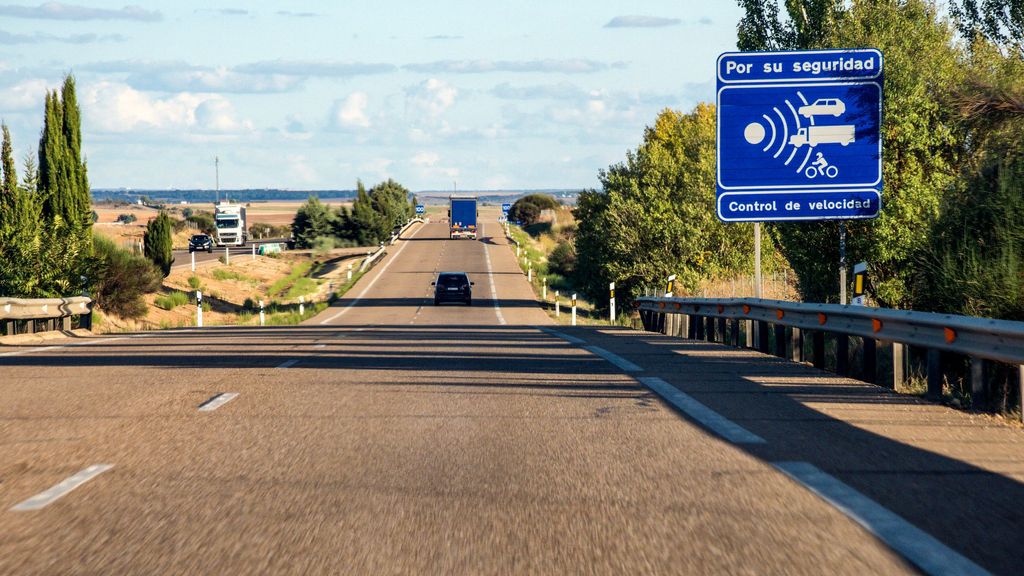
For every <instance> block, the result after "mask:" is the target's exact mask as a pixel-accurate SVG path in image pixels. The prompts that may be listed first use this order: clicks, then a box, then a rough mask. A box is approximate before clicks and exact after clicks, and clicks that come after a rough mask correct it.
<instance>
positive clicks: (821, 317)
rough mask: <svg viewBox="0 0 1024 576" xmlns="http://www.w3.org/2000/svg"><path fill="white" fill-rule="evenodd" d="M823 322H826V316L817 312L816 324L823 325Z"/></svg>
mask: <svg viewBox="0 0 1024 576" xmlns="http://www.w3.org/2000/svg"><path fill="white" fill-rule="evenodd" d="M825 322H828V316H825V315H824V314H822V313H821V312H818V324H824V323H825Z"/></svg>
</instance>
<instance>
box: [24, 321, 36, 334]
mask: <svg viewBox="0 0 1024 576" xmlns="http://www.w3.org/2000/svg"><path fill="white" fill-rule="evenodd" d="M35 333H36V321H35V320H33V319H31V318H30V319H29V320H28V321H27V322H25V334H35Z"/></svg>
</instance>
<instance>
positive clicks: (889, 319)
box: [637, 297, 1024, 411]
mask: <svg viewBox="0 0 1024 576" xmlns="http://www.w3.org/2000/svg"><path fill="white" fill-rule="evenodd" d="M637 302H638V303H639V305H640V306H639V308H640V315H641V321H642V322H643V323H644V328H645V329H646V330H652V331H658V332H665V333H676V332H681V333H685V334H686V335H687V336H688V337H690V338H696V339H705V337H707V339H710V340H712V341H714V340H715V339H716V338H715V336H716V333H717V334H718V335H719V336H720V337H719V339H720V340H721V341H722V342H727V341H729V340H731V343H732V344H734V345H737V346H738V345H739V344H740V343H739V334H740V326H739V324H740V322H749V324H748V327H747V330H746V332H747V334H748V337H747V340H748V345H751V344H752V343H751V340H752V338H751V336H750V335H751V334H753V333H755V332H756V333H757V343H756V346H754V347H756V348H758V349H759V350H761V351H762V352H765V353H769V352H771V350H769V348H770V346H769V325H773V326H774V336H775V338H774V339H775V350H774V353H775V354H776V355H777V356H782V357H786V356H787V354H786V345H787V343H790V344H791V346H792V348H793V350H792V352H791V354H790V358H791V359H793V360H798V359H802V358H798V356H802V353H803V344H802V343H803V337H804V334H803V332H809V333H810V334H811V337H812V339H813V355H812V356H813V363H814V365H815V366H817V367H819V368H823V367H824V365H825V363H824V350H825V346H824V335H825V334H826V333H831V334H834V335H835V336H836V368H837V369H836V371H837V372H838V373H840V374H844V375H845V374H847V373H848V372H849V338H850V336H857V337H861V338H862V339H863V343H864V355H863V362H864V367H863V371H862V372H863V374H864V375H866V379H867V380H869V381H872V382H873V381H874V379H875V375H876V366H875V363H876V354H875V348H876V346H877V343H878V342H879V341H881V342H887V343H891V344H892V345H893V355H894V362H893V364H894V366H893V369H894V374H893V382H897V381H902V379H903V373H902V358H903V355H904V351H903V347H904V346H914V347H919V348H924V349H927V350H928V363H927V364H928V368H927V371H928V394H929V396H932V397H937V396H939V395H941V393H942V372H941V356H940V354H941V353H942V352H950V353H954V354H961V355H964V356H968V357H970V358H971V359H972V363H971V371H972V374H971V376H972V378H971V380H972V382H971V388H972V393H975V394H979V395H983V388H982V382H981V380H983V376H982V374H983V373H982V370H983V361H995V362H1002V363H1006V364H1011V365H1016V366H1018V373H1019V376H1018V377H1019V379H1020V380H1021V384H1020V387H1021V395H1022V396H1024V322H1015V321H1009V320H995V319H991V318H978V317H972V316H958V315H953V314H936V313H932V312H917V311H912V310H892V309H888V308H871V307H864V306H841V305H838V304H810V303H801V302H788V301H783V300H761V299H756V298H668V297H666V298H652V297H642V298H637ZM680 319H682V320H680ZM716 321H717V324H718V326H717V329H716V327H715V324H716ZM727 322H731V323H732V328H731V330H728V329H727V326H726V323H727ZM755 324H756V327H757V329H756V330H755V329H754V328H755ZM787 329H788V331H789V333H788V334H787ZM730 332H731V334H730ZM798 346H799V354H798V350H797V347H798ZM1022 411H1024V410H1022Z"/></svg>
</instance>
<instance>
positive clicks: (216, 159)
mask: <svg viewBox="0 0 1024 576" xmlns="http://www.w3.org/2000/svg"><path fill="white" fill-rule="evenodd" d="M213 169H214V171H215V172H216V176H215V178H216V180H215V185H216V187H217V188H216V190H217V204H220V156H214V157H213Z"/></svg>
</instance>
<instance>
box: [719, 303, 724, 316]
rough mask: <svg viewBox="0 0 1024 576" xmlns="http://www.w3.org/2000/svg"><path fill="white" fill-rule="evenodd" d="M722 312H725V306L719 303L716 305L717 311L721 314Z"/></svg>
mask: <svg viewBox="0 0 1024 576" xmlns="http://www.w3.org/2000/svg"><path fill="white" fill-rule="evenodd" d="M723 312H725V306H722V305H721V304H719V305H718V313H719V314H722V313H723Z"/></svg>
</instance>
